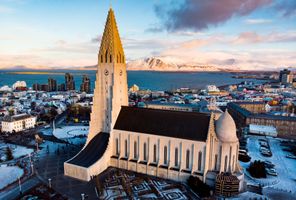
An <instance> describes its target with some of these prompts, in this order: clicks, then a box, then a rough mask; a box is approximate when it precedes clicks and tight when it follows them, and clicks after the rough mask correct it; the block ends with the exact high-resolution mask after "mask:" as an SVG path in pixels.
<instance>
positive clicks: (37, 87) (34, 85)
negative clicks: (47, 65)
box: [32, 83, 41, 91]
mask: <svg viewBox="0 0 296 200" xmlns="http://www.w3.org/2000/svg"><path fill="white" fill-rule="evenodd" d="M32 89H33V90H35V91H40V90H41V87H40V84H38V83H34V84H33V86H32Z"/></svg>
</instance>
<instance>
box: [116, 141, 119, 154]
mask: <svg viewBox="0 0 296 200" xmlns="http://www.w3.org/2000/svg"><path fill="white" fill-rule="evenodd" d="M116 155H117V156H118V155H119V141H118V138H116Z"/></svg>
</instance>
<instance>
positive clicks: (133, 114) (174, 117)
mask: <svg viewBox="0 0 296 200" xmlns="http://www.w3.org/2000/svg"><path fill="white" fill-rule="evenodd" d="M209 123H210V115H209V114H205V113H197V112H180V111H170V110H158V109H149V108H135V107H126V106H123V107H121V110H120V113H119V115H118V118H117V121H116V123H115V126H114V129H117V130H124V131H130V132H136V133H146V134H152V135H159V136H165V137H173V138H180V139H187V140H195V141H206V139H207V135H208V128H209Z"/></svg>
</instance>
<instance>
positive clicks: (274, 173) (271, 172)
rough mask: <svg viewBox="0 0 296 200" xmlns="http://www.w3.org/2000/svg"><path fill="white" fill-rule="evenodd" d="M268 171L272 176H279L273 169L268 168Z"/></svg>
mask: <svg viewBox="0 0 296 200" xmlns="http://www.w3.org/2000/svg"><path fill="white" fill-rule="evenodd" d="M266 173H267V174H268V175H271V176H277V175H278V174H277V173H276V171H272V170H266Z"/></svg>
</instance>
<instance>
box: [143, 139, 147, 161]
mask: <svg viewBox="0 0 296 200" xmlns="http://www.w3.org/2000/svg"><path fill="white" fill-rule="evenodd" d="M143 148H144V149H143V153H144V156H143V158H144V160H145V161H146V160H147V144H146V142H145V143H144V147H143Z"/></svg>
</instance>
